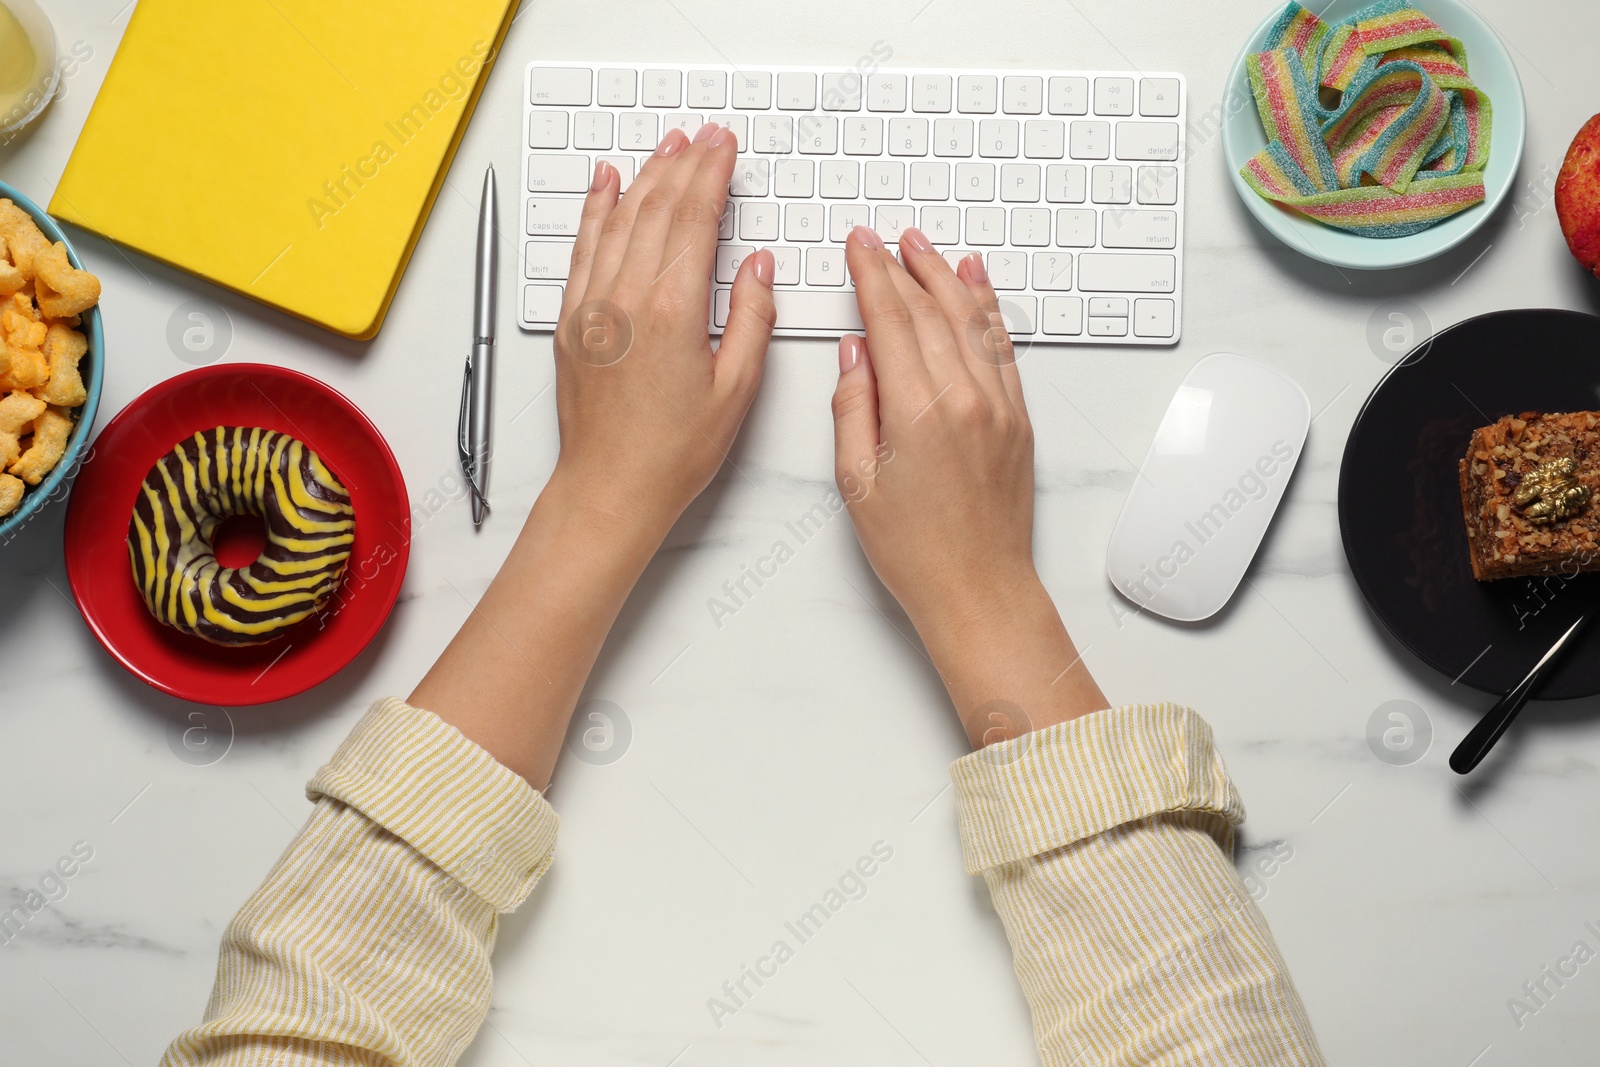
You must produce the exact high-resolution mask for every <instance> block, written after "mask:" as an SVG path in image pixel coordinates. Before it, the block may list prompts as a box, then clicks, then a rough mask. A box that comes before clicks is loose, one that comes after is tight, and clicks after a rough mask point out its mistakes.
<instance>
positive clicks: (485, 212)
mask: <svg viewBox="0 0 1600 1067" xmlns="http://www.w3.org/2000/svg"><path fill="white" fill-rule="evenodd" d="M497 228H498V226H497V220H496V218H495V189H494V167H493V165H491V166H490V167H489V169H488V171H486V172H485V173H484V175H483V206H482V207H481V208H479V210H478V255H477V265H476V269H475V272H474V276H475V281H476V292H475V294H474V297H473V301H472V354H471V355H469V356H468V357H467V367H466V371H465V372H464V374H463V377H462V380H461V415H460V417H459V419H458V420H457V424H456V449H457V451H459V452H460V454H461V473H462V474H464V475H466V477H467V491H468V493H469V494H470V495H471V497H472V525H473V526H481V525H483V517H484V515H486V514H488V512H489V497H488V495H487V492H486V490H487V489H488V484H489V453H490V451H491V449H490V446H489V435H490V429H491V418H492V414H493V410H494V317H495V316H494V297H495V288H496V283H497V281H498V279H499V274H500V256H499V251H498V248H497V246H496V244H495V231H496V229H497Z"/></svg>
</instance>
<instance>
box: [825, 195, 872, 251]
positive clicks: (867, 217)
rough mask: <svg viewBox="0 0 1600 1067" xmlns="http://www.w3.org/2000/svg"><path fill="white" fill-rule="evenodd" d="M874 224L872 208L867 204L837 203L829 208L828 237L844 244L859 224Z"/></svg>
mask: <svg viewBox="0 0 1600 1067" xmlns="http://www.w3.org/2000/svg"><path fill="white" fill-rule="evenodd" d="M871 224H872V209H871V208H869V207H868V206H867V205H865V204H835V205H833V207H831V208H829V209H828V239H829V240H831V241H837V242H838V243H839V244H844V241H845V238H846V237H849V236H850V231H851V230H853V229H855V228H856V227H857V226H870V225H871Z"/></svg>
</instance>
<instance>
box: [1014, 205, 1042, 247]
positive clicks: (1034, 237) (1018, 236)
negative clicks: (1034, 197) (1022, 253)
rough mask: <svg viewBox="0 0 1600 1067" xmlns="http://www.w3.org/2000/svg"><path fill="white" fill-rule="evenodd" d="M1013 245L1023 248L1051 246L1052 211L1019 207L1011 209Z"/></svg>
mask: <svg viewBox="0 0 1600 1067" xmlns="http://www.w3.org/2000/svg"><path fill="white" fill-rule="evenodd" d="M1011 243H1012V244H1014V245H1017V246H1018V247H1021V248H1042V247H1045V246H1048V245H1049V244H1050V209H1049V208H1047V207H1019V208H1012V209H1011Z"/></svg>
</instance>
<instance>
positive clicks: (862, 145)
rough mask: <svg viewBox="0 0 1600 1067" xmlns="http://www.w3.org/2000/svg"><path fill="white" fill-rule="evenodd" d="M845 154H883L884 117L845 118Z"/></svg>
mask: <svg viewBox="0 0 1600 1067" xmlns="http://www.w3.org/2000/svg"><path fill="white" fill-rule="evenodd" d="M844 154H845V155H847V156H881V155H883V120H882V119H870V118H868V119H845V120H844Z"/></svg>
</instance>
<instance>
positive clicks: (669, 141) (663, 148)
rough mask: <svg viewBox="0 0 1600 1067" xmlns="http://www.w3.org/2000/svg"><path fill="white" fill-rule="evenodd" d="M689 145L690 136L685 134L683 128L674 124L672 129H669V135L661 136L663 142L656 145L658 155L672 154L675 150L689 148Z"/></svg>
mask: <svg viewBox="0 0 1600 1067" xmlns="http://www.w3.org/2000/svg"><path fill="white" fill-rule="evenodd" d="M688 145H689V138H688V137H687V136H685V135H684V132H683V131H682V130H680V129H678V128H677V127H676V126H674V127H673V128H672V129H670V130H668V131H667V135H666V136H665V137H663V138H661V143H660V144H658V145H656V155H658V156H670V155H672V154H673V153H674V152H677V151H680V150H681V149H684V148H687V147H688Z"/></svg>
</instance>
